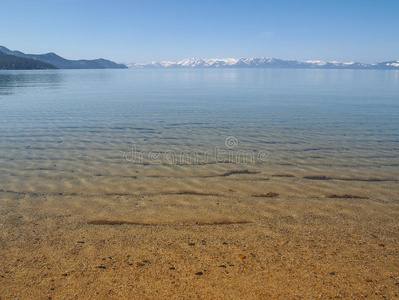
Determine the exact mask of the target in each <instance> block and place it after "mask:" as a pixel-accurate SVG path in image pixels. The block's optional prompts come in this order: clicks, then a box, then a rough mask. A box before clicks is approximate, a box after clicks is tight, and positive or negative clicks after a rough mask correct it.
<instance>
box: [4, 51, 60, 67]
mask: <svg viewBox="0 0 399 300" xmlns="http://www.w3.org/2000/svg"><path fill="white" fill-rule="evenodd" d="M40 69H56V67H55V66H54V65H52V64H48V63H45V62H42V61H39V60H35V59H32V58H24V57H18V56H15V55H9V54H6V53H4V52H1V51H0V70H40Z"/></svg>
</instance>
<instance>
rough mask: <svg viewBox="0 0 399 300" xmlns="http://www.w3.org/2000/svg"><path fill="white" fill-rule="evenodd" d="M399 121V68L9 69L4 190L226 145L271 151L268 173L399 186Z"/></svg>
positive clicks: (2, 101) (2, 146) (0, 148)
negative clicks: (346, 176)
mask: <svg viewBox="0 0 399 300" xmlns="http://www.w3.org/2000/svg"><path fill="white" fill-rule="evenodd" d="M398 115H399V72H397V71H356V70H270V69H219V70H218V69H208V70H201V69H194V70H77V71H74V70H65V71H63V70H55V71H1V72H0V127H1V131H0V167H1V174H2V177H3V179H4V180H3V188H2V189H3V190H15V188H16V187H20V183H21V182H25V183H26V185H27V187H26V189H28V190H29V188H34V190H40V189H43V188H44V187H45V186H46V185H45V183H43V182H42V183H40V184H38V185H37V186H35V184H36V183H34V182H29V180H30V179H31V178H30V177H32V176H39V177H40V176H44V177H45V178H50V179H52V180H57V179H58V180H63V181H65V180H67V179H66V178H65V171H66V170H68V172H74V173H75V174H78V175H79V176H82V177H80V181H79V182H80V183H81V181H82V180H81V178H90V177H91V176H95V175H96V174H97V175H98V173H103V172H104V170H108V173H109V172H110V170H113V171H112V172H114V173H115V174H116V175H122V176H124V175H126V174H128V175H129V176H130V175H131V173H130V172H132V169H126V170H125V169H124V168H126V164H129V163H130V164H137V165H147V164H148V163H151V161H148V157H147V158H146V159H144V160H140V161H136V160H135V161H131V160H130V161H126V159H124V158H126V153H129V151H131V149H132V146H133V145H134V147H135V149H136V150H135V151H142V152H146V153H148V152H149V151H158V152H160V153H167V152H168V151H175V152H177V153H178V152H179V151H182V150H188V151H193V152H195V153H200V155H202V156H203V155H204V153H205V152H206V151H208V150H210V151H214V150H215V149H216V148H218V149H221V150H228V149H229V148H228V147H226V145H225V140H226V138H228V137H234V139H235V140H234V141H235V142H238V145H237V144H234V150H235V151H238V150H245V151H253V152H254V153H255V152H259V151H267V153H268V156H267V161H257V162H258V163H260V164H267V165H268V168H273V167H276V168H277V167H278V166H293V167H295V166H304V167H306V168H307V169H308V170H312V172H316V173H317V171H319V170H321V169H323V168H324V169H323V172H326V171H325V169H326V168H327V169H328V168H330V169H331V168H332V166H338V167H344V168H350V171H351V172H352V171H354V170H355V172H360V173H364V172H370V174H373V171H375V170H378V172H379V173H378V174H377V173H376V174H377V175H378V176H380V177H381V176H382V177H384V178H393V177H395V176H396V173H395V171H394V170H395V168H396V167H397V166H398V164H399V155H398V153H399V152H398V150H399V129H398V128H399V118H398ZM215 160H216V159H215V158H213V159H210V160H207V161H206V162H211V163H214V162H215ZM157 162H158V161H157ZM230 162H231V160H230ZM181 163H183V164H185V162H184V161H181ZM197 163H198V161H194V162H193V161H192V160H191V161H190V160H187V165H192V164H197ZM201 163H203V161H201ZM157 164H158V163H157ZM159 164H164V165H170V164H171V163H170V161H160V162H159ZM358 168H366V170H365V169H358ZM28 170H30V171H35V173H26V172H27V171H28ZM115 170H117V171H115ZM331 170H333V169H331ZM359 170H360V171H359ZM44 171H48V172H50V173H45V174H43V172H44ZM118 172H119V173H118ZM206 172H207V171H204V173H206ZM323 174H325V173H323ZM11 175H12V176H13V177H12V182H9V179H10V178H11V177H10V176H11ZM363 175H364V174H363ZM27 178H28V179H27ZM83 181H84V180H83ZM74 184H75V183H74V182H72V181H71V182H69V186H70V187H71V189H73V186H74ZM21 189H22V190H23V188H21ZM117 189H118V188H117ZM59 190H62V188H60V189H59Z"/></svg>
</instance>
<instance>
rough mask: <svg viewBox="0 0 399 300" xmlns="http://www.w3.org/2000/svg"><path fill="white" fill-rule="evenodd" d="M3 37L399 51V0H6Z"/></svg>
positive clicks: (179, 55) (216, 48)
mask: <svg viewBox="0 0 399 300" xmlns="http://www.w3.org/2000/svg"><path fill="white" fill-rule="evenodd" d="M0 8H1V17H0V45H2V46H5V47H7V48H9V49H11V50H20V51H22V52H25V53H30V54H41V53H48V52H55V53H57V54H59V55H61V56H63V57H65V58H68V59H81V58H85V59H94V58H100V57H102V58H107V59H111V60H114V61H116V62H121V63H131V62H148V61H159V60H172V61H176V60H180V59H184V58H194V57H195V58H225V57H234V58H240V57H275V58H280V59H297V60H326V61H341V62H342V61H358V62H363V63H372V62H382V61H388V60H399V16H398V12H399V0H380V1H378V0H376V1H368V0H362V1H357V0H352V1H351V0H345V1H341V0H318V1H310V0H309V1H307V0H301V1H289V0H279V1H278V0H276V1H267V0H263V1H258V0H246V1H241V0H240V1H236V0H229V1H227V0H213V1H208V0H201V1H199V0H184V1H183V0H163V1H155V0H146V1H135V0H113V1H108V0H0Z"/></svg>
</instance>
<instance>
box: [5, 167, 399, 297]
mask: <svg viewBox="0 0 399 300" xmlns="http://www.w3.org/2000/svg"><path fill="white" fill-rule="evenodd" d="M13 163H14V164H16V162H13ZM41 164H42V163H41ZM30 167H31V168H30V169H29V167H27V168H25V169H23V168H21V167H19V168H15V169H14V171H13V172H14V173H15V174H14V176H10V174H9V173H7V174H2V175H0V176H1V182H2V190H1V191H0V226H1V227H0V229H1V230H0V253H1V254H0V255H1V256H0V266H1V268H0V298H1V299H16V298H18V299H64V298H65V299H160V298H163V299H169V298H171V299H189V298H190V299H191V298H194V299H195V298H201V299H270V298H280V299H300V298H304V299H310V298H311V299H330V298H352V299H353V298H363V297H369V298H376V299H381V298H387V299H392V298H395V297H398V295H399V230H398V229H399V222H398V221H399V198H398V191H399V189H398V182H397V178H398V174H397V171H395V168H393V167H392V168H391V169H389V167H385V168H383V169H381V168H374V167H373V168H370V167H367V166H364V167H361V166H358V167H357V168H351V167H344V166H340V167H331V166H327V167H323V166H318V167H317V168H316V167H314V166H306V165H303V166H298V165H297V166H290V165H278V164H275V165H273V164H267V165H243V166H240V165H232V164H210V165H202V166H194V165H185V166H165V165H164V166H154V165H146V164H144V165H135V166H134V168H133V169H132V167H131V166H125V167H123V166H119V167H118V168H110V167H109V166H107V168H101V167H100V166H98V167H96V166H94V167H93V169H95V170H93V169H90V167H89V166H87V167H86V168H84V167H81V168H82V169H80V171H79V172H78V174H76V173H74V172H69V173H68V170H69V171H71V170H77V169H78V168H77V167H76V166H74V165H73V163H70V162H64V164H61V165H60V164H58V165H57V167H53V168H52V169H53V170H48V169H42V170H39V169H37V168H35V166H34V162H31V164H30ZM362 168H363V169H362ZM49 169H51V168H49ZM78 170H79V169H78ZM82 170H90V171H91V172H92V174H93V175H92V176H83V177H82V173H83V171H82ZM388 171H389V172H388ZM88 172H89V171H88Z"/></svg>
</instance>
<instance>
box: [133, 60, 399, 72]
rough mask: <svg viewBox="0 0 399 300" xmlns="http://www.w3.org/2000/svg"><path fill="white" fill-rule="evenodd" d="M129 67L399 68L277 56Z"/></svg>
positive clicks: (394, 63) (397, 67) (398, 63)
mask: <svg viewBox="0 0 399 300" xmlns="http://www.w3.org/2000/svg"><path fill="white" fill-rule="evenodd" d="M127 66H128V67H129V68H131V69H144V68H282V69H283V68H285V69H373V70H399V60H396V61H387V62H382V63H374V64H363V63H359V62H346V63H341V62H336V61H328V62H325V61H319V60H308V61H298V60H282V59H277V58H269V57H261V58H255V57H253V58H221V59H218V58H212V59H196V58H191V59H184V60H181V61H177V62H174V61H160V62H155V61H154V62H148V63H131V64H128V65H127Z"/></svg>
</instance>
